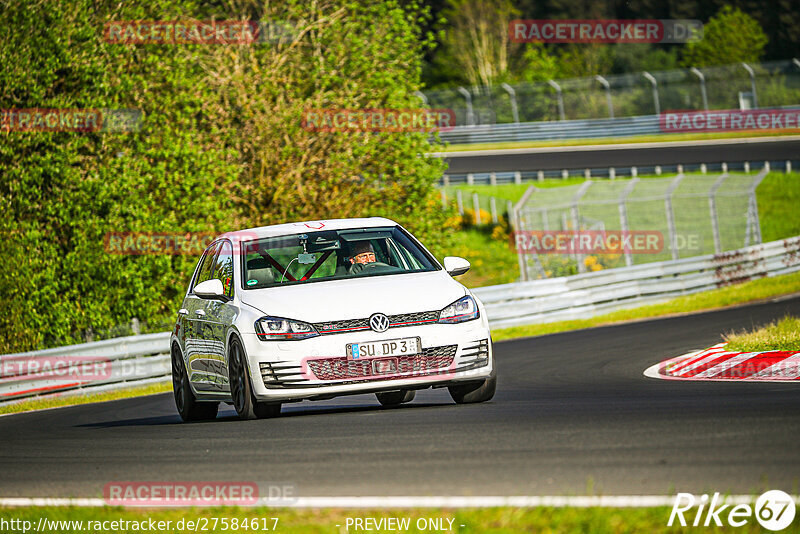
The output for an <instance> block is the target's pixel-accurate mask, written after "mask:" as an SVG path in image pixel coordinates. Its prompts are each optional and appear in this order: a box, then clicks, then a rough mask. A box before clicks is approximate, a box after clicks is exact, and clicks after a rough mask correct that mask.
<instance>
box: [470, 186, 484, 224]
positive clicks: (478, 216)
mask: <svg viewBox="0 0 800 534" xmlns="http://www.w3.org/2000/svg"><path fill="white" fill-rule="evenodd" d="M472 208H473V209H474V210H475V226H480V225H481V224H483V221H481V203H480V201H479V200H478V193H472Z"/></svg>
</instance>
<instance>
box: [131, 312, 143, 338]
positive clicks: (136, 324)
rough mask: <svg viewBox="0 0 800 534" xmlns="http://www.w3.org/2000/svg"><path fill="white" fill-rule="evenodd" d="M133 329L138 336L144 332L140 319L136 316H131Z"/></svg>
mask: <svg viewBox="0 0 800 534" xmlns="http://www.w3.org/2000/svg"><path fill="white" fill-rule="evenodd" d="M131 331H132V332H133V335H134V336H138V335H139V334H141V333H142V329H141V326H140V325H139V319H137V318H136V317H131Z"/></svg>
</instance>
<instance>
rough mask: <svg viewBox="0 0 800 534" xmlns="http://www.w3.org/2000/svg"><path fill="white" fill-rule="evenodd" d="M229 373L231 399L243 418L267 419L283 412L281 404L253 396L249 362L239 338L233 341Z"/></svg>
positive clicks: (229, 359)
mask: <svg viewBox="0 0 800 534" xmlns="http://www.w3.org/2000/svg"><path fill="white" fill-rule="evenodd" d="M228 375H229V379H230V387H231V400H233V407H234V408H236V413H237V414H239V418H241V419H265V418H267V417H275V416H276V415H278V414H279V413H281V405H280V404H267V403H264V402H258V401H256V399H255V396H253V388H252V386H251V384H250V374H249V373H248V372H247V363H246V360H245V356H244V350H242V346H241V344H240V343H239V341H238V340H236V339H234V340H233V341H231V348H230V352H229V355H228Z"/></svg>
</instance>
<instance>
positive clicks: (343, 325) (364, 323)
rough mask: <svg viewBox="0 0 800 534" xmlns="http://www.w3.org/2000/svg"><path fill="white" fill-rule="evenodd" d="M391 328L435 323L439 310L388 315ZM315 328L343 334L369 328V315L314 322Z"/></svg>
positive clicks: (320, 331)
mask: <svg viewBox="0 0 800 534" xmlns="http://www.w3.org/2000/svg"><path fill="white" fill-rule="evenodd" d="M387 317H388V318H389V328H399V327H403V326H416V325H420V324H427V323H435V322H436V321H438V320H439V312H438V311H426V312H416V313H400V314H397V315H388V316H387ZM314 328H316V329H317V332H319V333H320V334H321V335H326V334H342V333H345V332H354V331H358V330H369V317H367V318H365V319H346V320H342V321H327V322H324V323H314Z"/></svg>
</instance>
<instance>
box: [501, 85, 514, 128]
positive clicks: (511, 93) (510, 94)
mask: <svg viewBox="0 0 800 534" xmlns="http://www.w3.org/2000/svg"><path fill="white" fill-rule="evenodd" d="M500 87H502V88H503V89H505V91H506V93H508V98H509V100H511V116H512V117H513V118H514V122H515V123H517V124H519V111H518V110H517V92H516V91H514V88H513V87H511V86H510V85H508V84H507V83H505V82H504V83H501V84H500Z"/></svg>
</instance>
